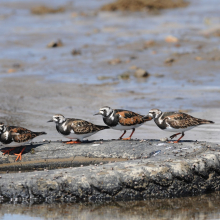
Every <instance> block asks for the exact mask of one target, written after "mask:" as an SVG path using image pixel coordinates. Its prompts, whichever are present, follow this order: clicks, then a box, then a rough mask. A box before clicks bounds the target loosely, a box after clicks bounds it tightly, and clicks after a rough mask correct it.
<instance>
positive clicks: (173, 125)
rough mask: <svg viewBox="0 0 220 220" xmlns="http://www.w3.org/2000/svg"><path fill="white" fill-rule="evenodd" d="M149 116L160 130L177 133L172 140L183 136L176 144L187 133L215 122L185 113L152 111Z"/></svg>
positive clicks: (172, 136)
mask: <svg viewBox="0 0 220 220" xmlns="http://www.w3.org/2000/svg"><path fill="white" fill-rule="evenodd" d="M148 116H149V117H152V118H153V119H154V122H155V123H156V125H157V126H158V127H159V128H160V129H162V130H164V131H168V132H174V133H176V132H177V133H176V134H173V135H171V136H170V138H171V139H173V138H174V137H176V136H177V135H179V134H182V135H181V137H180V138H179V139H178V140H176V141H174V143H178V142H179V141H180V139H181V138H182V137H183V136H184V132H185V131H188V130H190V129H193V128H195V127H197V126H199V125H203V124H213V123H214V122H213V121H209V120H206V119H200V118H195V117H193V116H191V115H188V114H186V113H183V112H162V111H161V110H159V109H151V110H150V111H149V114H148Z"/></svg>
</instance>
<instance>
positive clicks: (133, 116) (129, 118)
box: [116, 110, 145, 126]
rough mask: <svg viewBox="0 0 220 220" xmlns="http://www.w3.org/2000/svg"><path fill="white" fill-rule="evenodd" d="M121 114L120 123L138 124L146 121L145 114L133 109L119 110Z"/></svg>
mask: <svg viewBox="0 0 220 220" xmlns="http://www.w3.org/2000/svg"><path fill="white" fill-rule="evenodd" d="M116 114H118V115H119V123H120V124H121V125H124V126H130V125H136V124H141V123H144V122H145V120H144V116H143V115H139V114H137V113H135V112H131V111H126V110H124V111H121V112H117V113H116Z"/></svg>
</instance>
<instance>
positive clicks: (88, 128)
mask: <svg viewBox="0 0 220 220" xmlns="http://www.w3.org/2000/svg"><path fill="white" fill-rule="evenodd" d="M48 122H55V124H56V129H57V131H58V132H59V133H60V134H62V135H63V136H64V137H66V138H69V139H76V141H68V142H66V143H67V144H79V143H81V142H82V141H83V139H84V138H86V137H89V136H91V135H93V134H95V133H97V132H98V131H101V130H104V129H109V127H107V126H103V125H95V124H92V123H91V122H88V121H85V120H82V119H75V118H65V117H64V116H63V115H61V114H56V115H54V116H53V118H52V119H51V120H49V121H48Z"/></svg>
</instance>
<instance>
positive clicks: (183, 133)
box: [173, 133, 184, 143]
mask: <svg viewBox="0 0 220 220" xmlns="http://www.w3.org/2000/svg"><path fill="white" fill-rule="evenodd" d="M183 136H184V133H182V136H181V137H180V138H179V139H178V140H177V141H173V143H178V142H179V141H180V139H181V138H182V137H183Z"/></svg>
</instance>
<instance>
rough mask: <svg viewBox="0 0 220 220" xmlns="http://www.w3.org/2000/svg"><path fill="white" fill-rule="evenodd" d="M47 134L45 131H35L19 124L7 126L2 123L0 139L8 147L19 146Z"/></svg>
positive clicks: (0, 124) (0, 125)
mask: <svg viewBox="0 0 220 220" xmlns="http://www.w3.org/2000/svg"><path fill="white" fill-rule="evenodd" d="M43 134H46V133H45V132H33V131H30V130H28V129H26V128H22V127H18V126H5V125H4V123H0V141H1V143H2V144H4V145H5V146H8V147H15V146H16V147H19V146H21V145H22V144H24V143H27V142H29V141H31V140H32V139H33V138H35V137H37V136H39V135H43Z"/></svg>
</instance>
